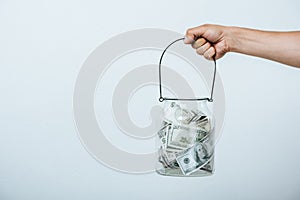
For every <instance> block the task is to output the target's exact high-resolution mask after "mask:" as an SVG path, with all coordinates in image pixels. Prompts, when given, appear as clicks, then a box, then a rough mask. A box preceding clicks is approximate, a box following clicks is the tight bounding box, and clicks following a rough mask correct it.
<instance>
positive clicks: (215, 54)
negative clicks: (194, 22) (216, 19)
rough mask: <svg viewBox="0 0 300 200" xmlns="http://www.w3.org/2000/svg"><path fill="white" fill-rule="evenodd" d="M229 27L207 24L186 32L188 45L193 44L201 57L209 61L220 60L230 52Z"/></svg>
mask: <svg viewBox="0 0 300 200" xmlns="http://www.w3.org/2000/svg"><path fill="white" fill-rule="evenodd" d="M228 29H229V27H226V26H220V25H212V24H205V25H201V26H198V27H195V28H190V29H188V30H187V31H186V35H185V40H184V42H185V43H186V44H191V45H192V47H193V48H194V49H196V52H197V53H198V54H199V55H203V56H204V57H205V58H206V59H208V60H213V59H219V58H221V57H223V56H224V55H225V54H226V53H227V52H229V51H230V46H229V43H230V40H231V38H230V37H228V35H227V31H228Z"/></svg>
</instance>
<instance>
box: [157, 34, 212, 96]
mask: <svg viewBox="0 0 300 200" xmlns="http://www.w3.org/2000/svg"><path fill="white" fill-rule="evenodd" d="M180 40H184V38H179V39H177V40H175V41H173V42H171V44H169V45H168V46H167V47H166V48H165V49H164V51H163V52H162V54H161V56H160V59H159V101H160V102H163V101H164V100H172V101H209V102H212V101H213V94H214V87H215V81H216V72H217V62H216V59H215V57H213V61H214V76H213V82H212V86H211V93H210V97H206V98H194V99H189V98H187V99H185V98H168V97H163V95H162V86H161V62H162V59H163V57H164V55H165V53H166V51H167V49H168V48H169V47H170V46H172V45H173V44H174V43H175V42H178V41H180Z"/></svg>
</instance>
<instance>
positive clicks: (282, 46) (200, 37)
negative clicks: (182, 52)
mask: <svg viewBox="0 0 300 200" xmlns="http://www.w3.org/2000/svg"><path fill="white" fill-rule="evenodd" d="M195 40H196V41H195ZM185 42H186V43H187V44H192V46H193V48H195V49H196V51H197V53H198V54H200V55H204V57H205V58H207V59H212V57H213V56H215V58H216V59H219V58H221V57H222V56H224V55H225V54H226V53H227V52H236V53H242V54H247V55H251V56H257V57H261V58H266V59H269V60H274V61H277V62H280V63H284V64H287V65H291V66H294V67H299V68H300V31H293V32H272V31H260V30H254V29H247V28H240V27H228V26H219V25H202V26H199V27H195V28H191V29H188V30H187V33H186V39H185Z"/></svg>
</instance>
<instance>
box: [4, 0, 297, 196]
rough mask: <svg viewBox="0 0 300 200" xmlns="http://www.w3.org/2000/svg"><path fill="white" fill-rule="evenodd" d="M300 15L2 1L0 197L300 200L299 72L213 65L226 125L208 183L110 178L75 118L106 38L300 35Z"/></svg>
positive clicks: (254, 61) (252, 6) (235, 6)
mask: <svg viewBox="0 0 300 200" xmlns="http://www.w3.org/2000/svg"><path fill="white" fill-rule="evenodd" d="M299 8H300V3H299V1H296V0H294V1H292V0H291V1H287V0H285V1H274V0H273V1H271V0H268V1H259V0H252V1H233V0H227V1H200V0H198V1H161V0H152V1H141V0H135V1H114V0H110V1H91V0H85V1H83V0H82V1H78V0H73V1H71V0H70V1H66V0H63V1H58V0H52V1H38V0H36V1H34V0H28V1H21V0H19V1H16V0H10V1H8V0H1V1H0V25H1V26H0V92H1V93H0V94H1V96H0V97H1V98H0V199H1V200H15V199H22V200H27V199H49V200H50V199H74V200H75V199H172V200H175V199H272V200H274V199H299V198H300V191H299V185H300V170H299V169H300V161H299V158H300V145H299V141H300V119H299V110H300V93H299V91H300V84H299V83H300V70H299V69H295V68H291V67H288V66H284V65H282V64H278V63H274V62H271V61H266V60H263V59H258V58H253V57H248V56H244V55H237V54H228V55H226V56H225V57H224V58H223V59H221V60H220V61H219V66H220V67H219V73H220V76H221V77H222V80H223V84H224V87H225V93H226V103H227V106H226V122H225V126H224V129H223V135H222V137H221V139H220V141H219V143H218V146H217V157H216V173H215V175H213V176H211V177H205V178H170V177H162V176H159V175H156V174H155V173H150V174H143V175H132V174H125V173H120V172H117V171H114V170H111V169H109V168H107V167H105V166H103V165H101V164H100V163H99V162H97V161H96V160H95V159H93V158H92V157H91V156H90V154H88V153H87V152H86V150H85V149H84V148H83V146H82V145H81V143H80V140H79V138H78V136H77V133H76V129H75V126H74V121H73V111H72V95H73V90H74V84H75V81H76V76H77V74H78V72H79V70H80V67H81V65H82V63H83V62H84V60H85V59H86V58H87V56H88V55H89V53H90V52H91V51H92V50H93V49H95V48H96V47H97V46H98V45H99V44H101V43H102V42H104V41H105V40H107V39H109V38H110V37H112V36H113V35H117V34H119V33H122V32H125V31H129V30H132V29H137V28H145V27H153V28H166V29H171V30H174V31H177V32H182V33H184V32H185V30H186V28H188V27H192V26H196V25H200V24H203V23H217V24H223V25H234V26H245V27H250V28H257V29H267V30H299V29H300V24H299V19H300V14H299ZM281 42H282V43H284V42H285V41H281Z"/></svg>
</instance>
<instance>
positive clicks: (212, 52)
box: [203, 46, 216, 60]
mask: <svg viewBox="0 0 300 200" xmlns="http://www.w3.org/2000/svg"><path fill="white" fill-rule="evenodd" d="M215 53H216V51H215V48H214V47H212V46H211V47H209V48H208V49H207V50H206V51H205V52H204V54H203V56H204V58H206V59H207V60H212V59H213V56H214V55H215Z"/></svg>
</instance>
